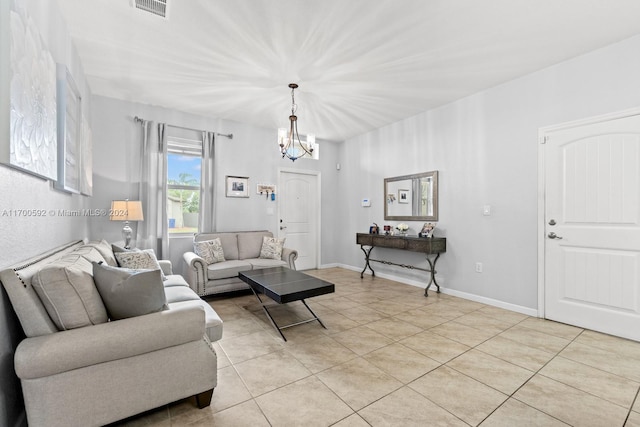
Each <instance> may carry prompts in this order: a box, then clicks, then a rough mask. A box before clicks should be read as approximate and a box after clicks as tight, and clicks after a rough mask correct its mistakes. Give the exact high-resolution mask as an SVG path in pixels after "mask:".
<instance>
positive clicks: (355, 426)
mask: <svg viewBox="0 0 640 427" xmlns="http://www.w3.org/2000/svg"><path fill="white" fill-rule="evenodd" d="M333 427H370V424H369V423H368V422H366V421H365V420H364V419H362V417H361V416H360V415H358V414H353V415H349V416H348V417H347V418H345V419H344V420H342V421H339V422H337V423H335V424H333Z"/></svg>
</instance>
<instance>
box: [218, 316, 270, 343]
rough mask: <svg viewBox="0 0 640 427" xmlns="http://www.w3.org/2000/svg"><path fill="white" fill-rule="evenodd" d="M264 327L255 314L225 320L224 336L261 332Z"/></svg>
mask: <svg viewBox="0 0 640 427" xmlns="http://www.w3.org/2000/svg"><path fill="white" fill-rule="evenodd" d="M262 328H263V327H262V325H261V324H260V323H258V322H257V321H256V320H255V318H254V317H253V316H252V317H241V318H237V319H233V320H225V321H224V324H223V337H224V338H225V339H226V338H233V337H238V336H240V335H247V334H250V333H253V332H259V331H261V330H262Z"/></svg>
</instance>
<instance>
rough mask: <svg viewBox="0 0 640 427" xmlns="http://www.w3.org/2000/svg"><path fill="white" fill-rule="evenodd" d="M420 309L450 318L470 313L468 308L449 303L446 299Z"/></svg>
mask: <svg viewBox="0 0 640 427" xmlns="http://www.w3.org/2000/svg"><path fill="white" fill-rule="evenodd" d="M429 298H430V297H429ZM419 310H422V311H424V312H426V313H429V314H431V315H435V316H438V317H444V318H447V319H449V320H452V319H455V318H457V317H460V316H464V315H465V314H468V313H469V312H468V311H467V310H464V309H460V308H458V307H456V306H455V305H453V304H449V303H447V302H446V301H442V302H437V303H435V304H429V305H425V306H424V307H420V309H419Z"/></svg>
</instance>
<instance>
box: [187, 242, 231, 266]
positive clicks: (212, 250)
mask: <svg viewBox="0 0 640 427" xmlns="http://www.w3.org/2000/svg"><path fill="white" fill-rule="evenodd" d="M193 251H194V252H195V253H196V255H198V256H199V257H201V258H202V259H204V261H205V262H206V263H207V264H215V263H216V262H223V261H225V259H224V250H223V249H222V242H221V241H220V238H219V237H217V238H215V239H211V240H204V241H202V242H193Z"/></svg>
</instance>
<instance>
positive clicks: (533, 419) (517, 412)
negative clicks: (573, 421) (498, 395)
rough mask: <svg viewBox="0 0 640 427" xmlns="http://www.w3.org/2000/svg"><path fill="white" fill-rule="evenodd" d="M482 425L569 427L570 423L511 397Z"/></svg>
mask: <svg viewBox="0 0 640 427" xmlns="http://www.w3.org/2000/svg"><path fill="white" fill-rule="evenodd" d="M480 426H481V427H515V426H517V427H567V426H568V424H566V423H563V422H562V421H560V420H558V419H556V418H553V417H551V416H549V415H547V414H545V413H544V412H540V411H538V410H537V409H534V408H532V407H531V406H528V405H525V404H524V403H522V402H519V401H517V400H515V399H509V400H507V401H506V402H504V403H503V404H502V406H500V407H499V408H498V409H496V411H495V412H494V413H493V414H491V415H489V417H488V418H487V419H486V420H484V421H483V422H482V424H480Z"/></svg>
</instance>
